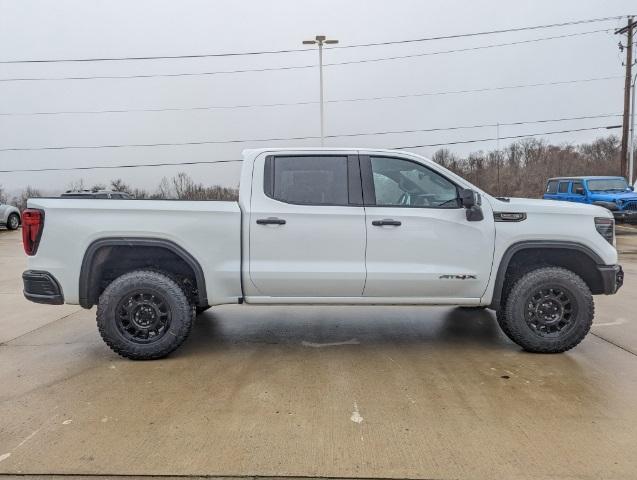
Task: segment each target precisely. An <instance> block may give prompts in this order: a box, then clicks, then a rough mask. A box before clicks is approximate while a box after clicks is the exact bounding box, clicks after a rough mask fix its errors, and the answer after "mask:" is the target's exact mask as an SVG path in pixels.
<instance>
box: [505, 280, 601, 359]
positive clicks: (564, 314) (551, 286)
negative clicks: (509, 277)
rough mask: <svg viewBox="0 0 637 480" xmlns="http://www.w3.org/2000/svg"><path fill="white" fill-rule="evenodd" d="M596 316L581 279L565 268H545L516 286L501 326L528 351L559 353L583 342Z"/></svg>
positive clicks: (586, 287)
mask: <svg viewBox="0 0 637 480" xmlns="http://www.w3.org/2000/svg"><path fill="white" fill-rule="evenodd" d="M593 316H594V304H593V296H592V294H591V291H590V290H589V288H588V286H587V285H586V283H585V282H584V281H583V280H582V279H581V277H579V276H578V275H576V274H575V273H573V272H571V271H570V270H566V269H564V268H558V267H546V268H539V269H537V270H533V271H530V272H528V273H527V274H525V275H524V276H522V277H521V278H520V279H519V280H518V281H517V282H516V283H515V285H514V286H513V288H512V289H511V292H510V293H509V295H508V297H507V300H506V304H505V306H504V310H503V311H502V312H501V313H499V314H498V323H499V324H500V326H501V327H502V330H503V331H504V333H505V334H506V335H507V336H508V337H509V338H510V339H511V340H513V341H514V342H515V343H517V344H518V345H520V346H521V347H522V348H524V349H525V350H527V351H529V352H538V353H559V352H564V351H566V350H570V349H571V348H573V347H574V346H576V345H577V344H578V343H580V342H581V341H582V340H583V339H584V337H585V336H586V335H587V334H588V332H589V330H590V328H591V325H592V323H593Z"/></svg>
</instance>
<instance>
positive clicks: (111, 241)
mask: <svg viewBox="0 0 637 480" xmlns="http://www.w3.org/2000/svg"><path fill="white" fill-rule="evenodd" d="M118 247H123V248H124V249H129V248H130V249H134V250H135V252H136V253H137V252H140V251H142V250H144V249H146V251H147V252H149V251H163V252H168V253H169V254H170V255H171V256H172V257H173V258H176V259H178V260H179V261H181V262H183V264H184V265H186V266H187V268H188V269H189V271H190V272H192V277H193V279H194V281H195V284H196V294H195V296H194V298H195V300H196V304H197V305H198V306H207V305H208V296H207V292H206V280H205V276H204V272H203V269H202V268H201V265H200V264H199V262H198V261H197V259H195V258H194V257H193V256H192V255H191V254H190V253H189V252H188V251H186V250H185V249H184V248H183V247H181V246H180V245H177V244H176V243H175V242H172V241H170V240H165V239H160V238H145V237H109V238H101V239H98V240H95V241H94V242H93V243H91V244H90V245H89V246H88V248H87V249H86V252H85V253H84V258H83V259H82V266H81V269H80V279H79V303H80V305H81V306H82V307H84V308H91V307H92V306H93V305H95V304H97V300H98V298H99V295H100V294H101V291H102V290H103V289H102V288H101V282H102V275H103V273H104V266H105V260H106V258H107V257H108V254H109V253H110V252H111V251H112V250H113V248H118ZM103 252H106V253H103ZM105 256H106V258H105ZM142 258H143V257H142ZM149 266H150V265H149ZM139 267H140V265H139V264H138V265H135V266H131V267H130V268H129V269H128V270H130V269H133V270H134V269H138V268H139ZM122 273H124V272H122Z"/></svg>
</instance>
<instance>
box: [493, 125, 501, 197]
mask: <svg viewBox="0 0 637 480" xmlns="http://www.w3.org/2000/svg"><path fill="white" fill-rule="evenodd" d="M496 136H497V143H496V157H495V159H496V162H497V163H496V168H497V173H498V189H497V190H498V195H502V192H500V122H498V123H497V125H496Z"/></svg>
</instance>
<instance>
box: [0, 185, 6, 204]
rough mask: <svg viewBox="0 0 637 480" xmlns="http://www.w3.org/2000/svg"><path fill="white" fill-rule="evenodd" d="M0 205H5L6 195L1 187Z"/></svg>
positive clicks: (0, 186)
mask: <svg viewBox="0 0 637 480" xmlns="http://www.w3.org/2000/svg"><path fill="white" fill-rule="evenodd" d="M0 203H7V193H6V192H5V191H4V188H3V187H2V185H0Z"/></svg>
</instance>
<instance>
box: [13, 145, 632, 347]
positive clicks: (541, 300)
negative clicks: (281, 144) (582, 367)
mask: <svg viewBox="0 0 637 480" xmlns="http://www.w3.org/2000/svg"><path fill="white" fill-rule="evenodd" d="M23 240H24V247H25V251H26V253H27V255H28V256H29V261H28V268H29V269H28V270H27V271H26V272H24V274H23V280H24V294H25V296H26V298H28V299H29V300H31V301H34V302H40V303H50V304H61V303H64V302H66V303H70V304H80V305H81V306H83V307H85V308H91V307H92V306H93V305H97V324H98V327H99V331H100V334H101V335H102V337H103V339H104V341H105V342H106V343H107V344H108V345H109V346H110V347H111V348H112V349H113V350H114V351H115V352H117V353H118V354H120V355H122V356H125V357H128V358H131V359H154V358H160V357H163V356H165V355H167V354H169V353H170V352H172V351H173V350H175V349H176V348H177V347H178V346H179V345H180V344H181V343H182V342H183V341H184V340H185V339H186V337H187V336H188V334H189V332H190V329H191V325H192V323H193V320H194V317H195V315H196V313H197V312H201V311H203V310H205V309H206V308H209V307H210V306H213V305H221V304H229V303H235V304H236V303H240V304H241V303H249V304H347V305H352V304H360V305H379V304H384V305H456V306H464V307H475V308H491V309H493V310H495V311H496V312H497V320H498V322H499V324H500V326H501V328H502V330H503V331H504V333H506V335H507V336H508V337H509V338H511V340H513V341H514V342H516V343H517V344H519V345H520V346H521V347H523V348H524V349H526V350H528V351H532V352H563V351H565V350H568V349H570V348H572V347H574V346H575V345H577V344H578V343H579V342H580V341H581V340H582V339H583V338H584V337H585V335H586V334H587V333H588V331H589V329H590V326H591V323H592V320H593V314H594V311H593V310H594V308H593V297H592V296H593V295H596V294H613V293H615V292H616V291H617V289H618V288H619V287H620V286H621V285H622V282H623V271H622V269H621V267H620V266H619V265H618V264H617V251H616V250H615V247H614V242H615V238H614V221H613V216H612V214H611V213H610V212H609V211H608V210H605V209H603V208H601V207H596V206H592V205H581V204H573V203H567V202H554V201H546V200H529V199H517V198H511V199H508V198H494V197H492V196H491V195H488V194H487V193H485V192H482V191H480V190H479V189H478V188H476V187H475V186H473V185H471V184H470V183H468V182H467V181H466V180H464V179H462V178H460V177H458V176H457V175H455V174H453V173H451V172H449V171H447V170H446V169H444V168H442V167H441V166H439V165H437V164H436V163H434V162H432V161H430V160H427V159H425V158H423V157H420V156H418V155H415V154H412V153H407V152H403V151H391V150H369V149H318V148H314V149H280V148H274V149H259V150H246V151H245V152H244V159H243V168H242V173H241V184H240V190H239V201H238V202H222V201H196V202H195V201H171V200H109V201H104V200H85V199H60V198H56V199H49V198H47V199H44V198H38V199H31V200H29V202H28V209H27V210H26V211H25V212H24V215H23Z"/></svg>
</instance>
